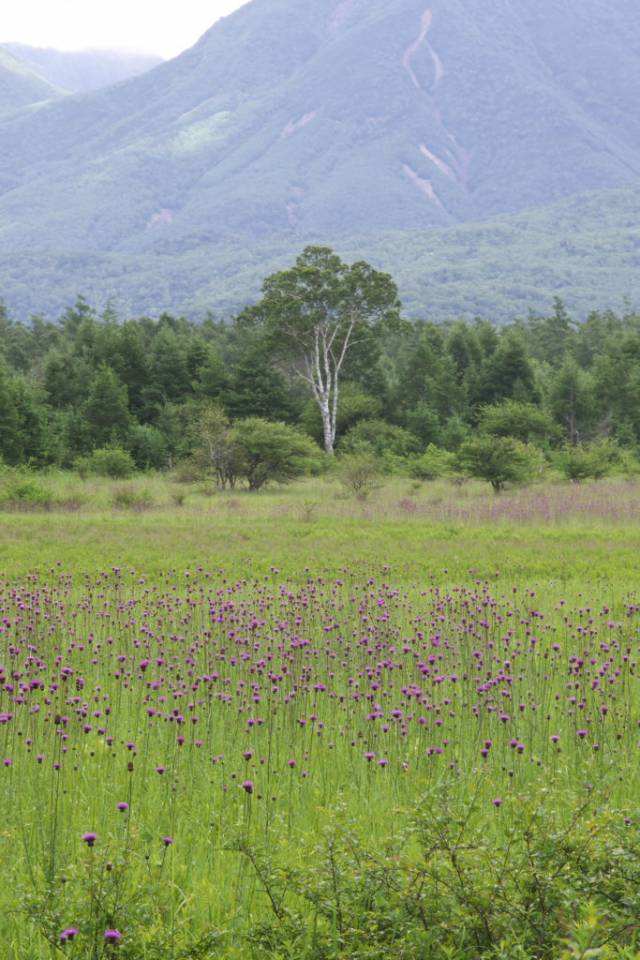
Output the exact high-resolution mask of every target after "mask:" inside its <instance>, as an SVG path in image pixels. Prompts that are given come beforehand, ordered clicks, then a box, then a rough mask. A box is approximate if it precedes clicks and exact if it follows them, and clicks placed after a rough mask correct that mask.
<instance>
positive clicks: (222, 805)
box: [0, 481, 640, 960]
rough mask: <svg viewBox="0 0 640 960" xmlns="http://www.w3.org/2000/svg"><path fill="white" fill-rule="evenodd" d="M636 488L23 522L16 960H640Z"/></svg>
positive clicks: (304, 502)
mask: <svg viewBox="0 0 640 960" xmlns="http://www.w3.org/2000/svg"><path fill="white" fill-rule="evenodd" d="M639 492H640V491H639V490H638V487H637V485H634V484H630V483H626V484H623V483H620V484H616V483H613V482H611V481H606V482H603V483H601V484H594V485H591V486H584V487H580V488H571V487H567V486H559V487H557V488H555V489H548V490H545V491H542V492H541V491H538V490H536V491H532V492H531V493H530V494H529V496H528V495H527V492H526V491H519V492H514V493H512V494H504V495H503V496H502V497H500V498H495V497H494V496H493V495H492V494H490V493H489V494H487V493H486V491H485V490H484V489H483V488H475V487H471V488H462V489H459V488H453V487H452V488H445V487H438V488H435V487H422V488H416V487H415V486H414V487H409V486H408V484H404V483H403V482H399V481H398V482H396V481H394V482H392V483H390V484H389V485H388V486H387V487H386V488H385V489H383V490H381V491H378V492H377V493H376V494H375V495H374V496H372V497H371V498H370V499H369V500H367V501H365V502H356V501H354V500H341V499H340V498H338V497H337V496H335V495H332V493H331V490H330V489H329V488H328V487H327V488H325V487H322V486H321V485H318V484H315V485H314V484H312V485H309V484H301V485H300V486H299V487H296V488H293V489H291V490H288V491H287V492H286V493H280V492H277V491H276V492H273V493H265V494H263V495H261V496H259V497H254V498H252V497H248V496H246V495H244V496H242V495H238V496H233V495H228V496H222V495H220V496H213V497H202V496H199V495H198V496H196V494H193V498H192V499H190V500H189V501H188V502H187V503H186V504H183V505H182V506H181V507H180V508H178V507H177V506H176V505H175V504H173V505H172V504H171V502H170V501H167V502H165V501H164V500H163V499H162V497H161V495H160V492H159V491H155V497H156V505H155V507H153V508H149V509H145V510H131V509H129V510H115V509H113V507H111V506H108V507H107V506H105V502H103V501H102V500H100V498H99V496H97V494H96V496H95V497H94V499H93V500H88V501H87V502H86V503H85V504H84V505H83V507H82V508H81V509H78V510H74V511H67V512H65V511H63V510H62V509H53V510H50V511H47V512H40V513H39V512H31V513H28V514H25V513H17V512H14V513H11V512H5V513H3V514H2V515H1V516H0V524H1V527H2V538H1V545H0V571H1V576H0V764H1V766H0V780H1V784H0V867H1V876H2V883H1V884H0V942H1V943H2V956H3V957H5V956H6V957H7V960H27V958H28V960H44V958H51V957H71V958H76V960H80V958H82V960H97V958H111V957H121V958H128V960H134V958H135V960H143V958H146V960H190V958H193V960H195V958H230V960H231V958H234V960H235V958H245V957H248V958H274V960H275V958H300V960H333V958H336V960H337V958H344V960H347V958H363V960H364V958H367V960H373V958H376V960H378V958H379V960H382V958H387V957H397V958H407V960H409V958H415V960H422V958H434V960H440V958H443V960H444V958H455V960H476V958H485V957H486V958H505V960H506V958H509V960H533V958H550V960H551V958H554V960H555V958H577V957H583V958H587V957H589V958H597V957H599V958H602V960H607V958H611V957H623V958H637V957H638V956H640V893H639V892H638V891H639V890H640V809H639V807H640V801H639V800H638V798H639V797H640V770H639V768H638V764H637V761H636V756H637V752H638V747H639V744H640V692H639V690H638V673H639V670H640V643H639V641H640V580H639V574H640V526H638V522H637V514H636V511H637V504H638V502H639V500H638V493H639ZM94 493H95V491H94ZM92 496H93V494H92Z"/></svg>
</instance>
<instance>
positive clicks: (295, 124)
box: [280, 110, 318, 140]
mask: <svg viewBox="0 0 640 960" xmlns="http://www.w3.org/2000/svg"><path fill="white" fill-rule="evenodd" d="M317 116H318V111H317V110H312V111H311V113H305V115H304V116H303V117H300V119H299V120H290V121H289V123H288V124H287V125H286V127H284V129H283V131H282V133H281V134H280V139H281V140H287V139H288V138H289V137H292V136H293V135H294V133H297V132H298V130H302V129H303V127H306V126H308V124H310V123H312V122H313V121H314V120H315V118H316V117H317Z"/></svg>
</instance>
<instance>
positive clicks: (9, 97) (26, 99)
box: [0, 47, 60, 116]
mask: <svg viewBox="0 0 640 960" xmlns="http://www.w3.org/2000/svg"><path fill="white" fill-rule="evenodd" d="M59 95H60V90H57V89H56V88H55V87H54V86H52V84H50V83H48V82H47V81H46V80H43V79H42V77H39V76H37V75H36V74H35V73H33V71H31V70H30V69H29V68H28V67H27V66H26V65H25V64H24V63H22V62H21V61H20V60H18V59H16V57H14V56H13V55H12V54H11V53H9V51H7V50H3V49H2V47H0V116H2V114H5V113H10V112H12V111H14V110H18V109H19V108H20V107H25V106H28V105H30V104H32V103H38V102H40V101H43V100H50V99H52V98H53V97H57V96H59Z"/></svg>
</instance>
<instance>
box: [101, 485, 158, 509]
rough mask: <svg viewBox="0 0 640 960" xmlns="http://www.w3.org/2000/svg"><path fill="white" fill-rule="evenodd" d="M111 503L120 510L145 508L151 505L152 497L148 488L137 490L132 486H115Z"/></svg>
mask: <svg viewBox="0 0 640 960" xmlns="http://www.w3.org/2000/svg"><path fill="white" fill-rule="evenodd" d="M111 503H112V505H113V506H114V507H116V508H118V509H120V510H147V509H148V508H149V507H151V506H153V497H152V496H151V494H150V493H149V491H148V490H137V489H136V488H135V487H133V486H123V487H116V489H115V490H114V491H113V496H112V497H111Z"/></svg>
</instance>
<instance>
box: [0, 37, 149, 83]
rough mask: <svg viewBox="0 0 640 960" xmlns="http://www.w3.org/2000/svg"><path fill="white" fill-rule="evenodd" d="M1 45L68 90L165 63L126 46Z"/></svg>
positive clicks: (115, 79) (136, 73)
mask: <svg viewBox="0 0 640 960" xmlns="http://www.w3.org/2000/svg"><path fill="white" fill-rule="evenodd" d="M0 49H4V50H7V51H9V53H11V54H13V56H14V57H16V59H18V60H20V61H21V62H22V63H24V64H26V66H27V67H28V68H29V69H30V70H32V71H33V72H34V73H36V74H37V75H38V76H40V77H42V78H43V79H44V80H47V81H48V82H49V83H51V84H53V86H55V87H58V88H60V89H62V90H65V91H66V92H67V93H84V92H87V91H89V90H99V89H100V88H101V87H109V86H112V85H113V84H114V83H120V81H121V80H128V79H129V78H130V77H137V76H139V75H140V74H141V73H145V71H147V70H151V69H152V68H153V67H156V66H158V64H159V63H162V58H161V57H157V56H154V55H152V54H145V53H134V52H130V51H126V50H54V49H51V48H49V47H30V46H27V45H26V44H23V43H4V44H1V45H0Z"/></svg>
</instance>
